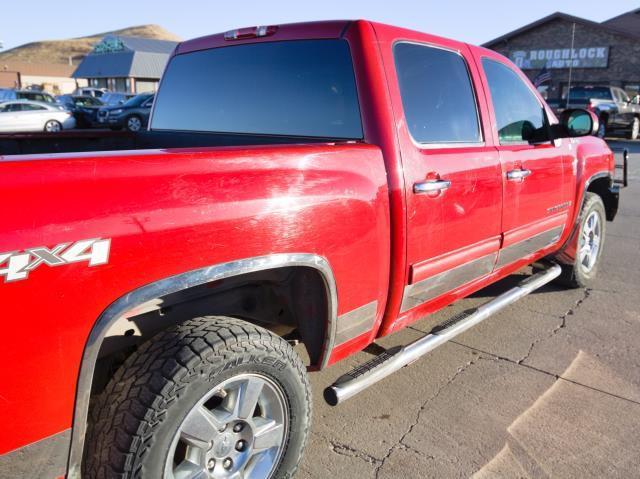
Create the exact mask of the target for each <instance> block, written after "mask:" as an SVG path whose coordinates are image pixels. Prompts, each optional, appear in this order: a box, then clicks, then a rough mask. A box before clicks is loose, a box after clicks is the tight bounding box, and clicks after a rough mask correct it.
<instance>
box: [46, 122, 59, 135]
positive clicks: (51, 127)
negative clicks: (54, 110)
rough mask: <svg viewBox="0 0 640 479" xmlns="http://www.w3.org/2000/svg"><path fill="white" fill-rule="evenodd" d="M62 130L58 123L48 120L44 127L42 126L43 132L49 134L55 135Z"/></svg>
mask: <svg viewBox="0 0 640 479" xmlns="http://www.w3.org/2000/svg"><path fill="white" fill-rule="evenodd" d="M60 130H62V126H61V125H60V123H58V122H57V121H55V120H49V121H48V122H47V123H46V124H45V125H44V131H48V132H51V133H55V132H58V131H60Z"/></svg>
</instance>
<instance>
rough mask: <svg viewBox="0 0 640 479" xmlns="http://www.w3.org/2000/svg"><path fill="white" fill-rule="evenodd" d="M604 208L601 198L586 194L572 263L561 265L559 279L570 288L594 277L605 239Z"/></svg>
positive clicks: (583, 284)
mask: <svg viewBox="0 0 640 479" xmlns="http://www.w3.org/2000/svg"><path fill="white" fill-rule="evenodd" d="M605 221H606V216H605V209H604V203H603V202H602V198H600V196H598V195H597V194H595V193H591V192H588V193H587V194H586V198H585V202H584V206H583V207H582V211H581V212H580V218H579V223H578V228H579V229H578V245H577V251H576V259H575V261H574V263H573V264H569V265H566V264H565V265H562V274H561V275H560V278H559V281H560V282H561V283H562V284H564V285H565V286H568V287H571V288H580V287H586V286H588V285H589V282H590V281H592V280H593V279H594V278H595V277H596V273H597V271H598V265H599V263H600V258H601V256H602V250H603V247H604V240H605Z"/></svg>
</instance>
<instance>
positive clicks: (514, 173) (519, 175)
mask: <svg viewBox="0 0 640 479" xmlns="http://www.w3.org/2000/svg"><path fill="white" fill-rule="evenodd" d="M530 174H531V170H523V169H521V168H518V169H517V170H511V171H507V180H511V181H514V180H524V179H525V178H526V177H527V176H529V175H530Z"/></svg>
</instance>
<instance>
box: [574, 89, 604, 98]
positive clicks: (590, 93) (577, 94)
mask: <svg viewBox="0 0 640 479" xmlns="http://www.w3.org/2000/svg"><path fill="white" fill-rule="evenodd" d="M591 98H597V99H599V100H611V89H610V88H607V87H591V88H590V87H575V88H572V89H571V100H589V99H591Z"/></svg>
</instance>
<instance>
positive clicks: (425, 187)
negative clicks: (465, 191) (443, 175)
mask: <svg viewBox="0 0 640 479" xmlns="http://www.w3.org/2000/svg"><path fill="white" fill-rule="evenodd" d="M450 186H451V181H449V180H428V181H423V182H421V183H415V184H414V185H413V192H414V193H416V194H418V195H419V194H421V193H433V192H436V191H443V190H446V189H447V188H449V187H450Z"/></svg>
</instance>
